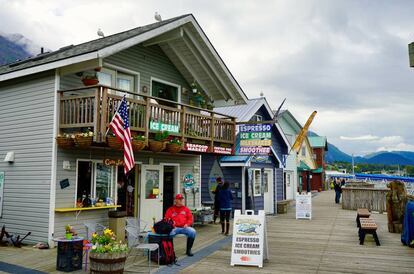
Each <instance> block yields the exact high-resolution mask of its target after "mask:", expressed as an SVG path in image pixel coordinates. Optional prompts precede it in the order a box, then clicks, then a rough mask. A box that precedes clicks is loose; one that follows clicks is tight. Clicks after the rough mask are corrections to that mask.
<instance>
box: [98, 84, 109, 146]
mask: <svg viewBox="0 0 414 274" xmlns="http://www.w3.org/2000/svg"><path fill="white" fill-rule="evenodd" d="M107 122H108V88H105V87H102V107H101V126H100V139H99V141H100V142H105V141H106V140H105V133H106V123H107Z"/></svg>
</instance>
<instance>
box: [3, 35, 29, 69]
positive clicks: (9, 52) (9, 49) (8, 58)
mask: <svg viewBox="0 0 414 274" xmlns="http://www.w3.org/2000/svg"><path fill="white" fill-rule="evenodd" d="M30 56H31V54H30V53H29V52H28V51H26V49H25V48H24V46H22V45H19V44H18V43H16V42H13V41H11V40H9V38H6V37H5V36H1V35H0V65H4V64H7V63H11V62H14V61H16V60H17V59H20V60H22V59H26V58H27V57H30Z"/></svg>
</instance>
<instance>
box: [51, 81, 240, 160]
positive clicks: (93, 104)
mask: <svg viewBox="0 0 414 274" xmlns="http://www.w3.org/2000/svg"><path fill="white" fill-rule="evenodd" d="M125 93H126V99H127V102H128V107H129V124H130V130H131V134H132V135H133V136H134V135H143V136H145V140H146V144H148V140H151V139H153V138H154V135H155V134H156V133H157V132H160V131H168V134H169V135H170V138H174V137H175V138H178V139H180V140H181V141H182V142H183V144H184V145H183V150H186V151H193V152H207V153H219V154H233V152H234V143H235V132H236V122H235V118H234V117H230V116H226V115H222V114H219V113H215V112H213V111H210V110H207V109H202V108H198V107H193V106H190V105H186V104H181V103H177V102H173V101H169V100H164V99H161V98H157V97H152V96H147V95H143V94H139V95H137V94H131V93H127V92H125V91H124V90H121V89H117V88H112V87H108V86H103V85H95V86H88V87H80V88H72V89H66V90H60V91H59V102H60V115H59V132H60V134H64V133H70V134H74V133H80V132H84V131H85V130H87V129H88V128H89V129H90V130H91V131H92V132H93V133H94V137H93V143H92V146H106V145H107V138H106V133H107V130H108V127H109V123H110V122H111V119H112V117H113V115H114V114H115V113H116V110H117V109H118V106H119V104H120V102H121V100H122V96H120V94H125Z"/></svg>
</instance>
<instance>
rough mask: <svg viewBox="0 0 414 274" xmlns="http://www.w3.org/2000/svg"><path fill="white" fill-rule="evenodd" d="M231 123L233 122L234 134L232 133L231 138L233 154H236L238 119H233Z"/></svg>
mask: <svg viewBox="0 0 414 274" xmlns="http://www.w3.org/2000/svg"><path fill="white" fill-rule="evenodd" d="M231 121H232V122H233V127H232V132H231V136H232V141H233V142H232V144H233V145H232V149H231V150H232V151H233V154H236V119H235V118H231Z"/></svg>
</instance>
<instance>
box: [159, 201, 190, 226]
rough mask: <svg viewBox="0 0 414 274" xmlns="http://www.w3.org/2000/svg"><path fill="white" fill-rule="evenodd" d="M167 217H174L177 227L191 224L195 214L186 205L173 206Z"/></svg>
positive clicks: (166, 214)
mask: <svg viewBox="0 0 414 274" xmlns="http://www.w3.org/2000/svg"><path fill="white" fill-rule="evenodd" d="M165 218H166V219H172V220H173V222H174V226H175V227H184V225H187V226H191V225H192V224H193V214H191V211H190V210H189V209H188V207H186V206H175V205H174V206H172V207H170V208H169V209H168V210H167V212H166V213H165Z"/></svg>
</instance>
